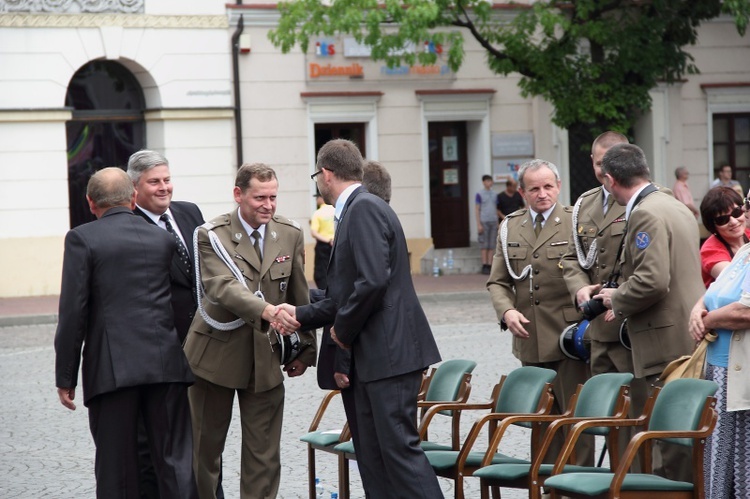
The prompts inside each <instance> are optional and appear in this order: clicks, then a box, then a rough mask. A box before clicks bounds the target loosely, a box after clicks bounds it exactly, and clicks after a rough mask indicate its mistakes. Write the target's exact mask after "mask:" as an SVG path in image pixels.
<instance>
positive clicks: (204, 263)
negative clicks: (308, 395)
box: [185, 210, 316, 392]
mask: <svg viewBox="0 0 750 499" xmlns="http://www.w3.org/2000/svg"><path fill="white" fill-rule="evenodd" d="M208 229H212V230H213V232H214V233H215V234H216V235H217V236H218V237H219V240H220V241H221V243H222V245H223V246H224V248H226V250H227V252H228V254H229V255H230V257H231V258H232V260H233V261H234V263H235V264H236V265H237V266H238V267H239V269H240V271H241V272H242V275H243V276H244V278H245V284H246V285H247V288H248V289H245V287H244V286H242V284H240V282H239V281H238V280H237V279H235V277H234V276H233V275H232V273H231V272H230V270H229V268H228V267H227V266H226V264H225V263H224V262H223V261H221V260H220V259H219V257H218V256H217V255H216V253H215V252H214V250H213V248H212V246H211V243H210V242H209V239H208ZM197 237H198V253H199V254H200V265H201V282H202V284H203V288H204V291H205V296H204V297H203V306H204V308H205V310H206V312H207V313H208V315H209V317H211V318H212V319H214V320H216V321H219V322H223V323H226V322H231V321H233V320H235V319H237V318H242V319H244V321H245V324H244V325H242V326H240V327H238V328H236V329H234V330H230V331H220V330H218V329H214V328H212V327H211V326H209V325H208V324H207V323H206V321H205V320H204V319H203V317H201V315H200V314H199V313H196V314H195V319H194V320H193V323H192V325H191V326H190V331H189V332H188V335H187V338H186V339H185V354H186V355H187V358H188V361H189V362H190V366H191V367H192V369H193V372H194V373H195V374H196V375H197V376H200V377H201V378H204V379H206V380H208V381H210V382H211V383H214V384H217V385H220V386H224V387H227V388H237V389H245V388H247V387H248V386H249V384H250V381H251V380H252V379H254V382H255V391H256V392H263V391H266V390H270V389H271V388H274V387H276V386H278V385H279V384H281V383H282V382H283V381H284V377H283V374H282V372H281V369H280V366H281V360H280V353H279V347H278V345H277V339H276V335H275V334H273V333H271V334H270V335H267V334H266V332H267V331H268V328H269V324H268V322H266V321H263V320H262V319H261V314H262V313H263V310H264V309H265V307H266V305H268V304H269V303H270V304H273V305H277V304H280V303H284V302H286V303H291V304H292V305H306V304H307V303H309V291H308V287H307V280H306V279H305V272H304V237H303V234H302V231H301V230H300V227H299V224H297V223H296V222H294V221H292V220H288V219H286V218H284V217H280V216H278V215H276V216H274V217H273V219H272V220H271V221H270V222H268V224H267V225H266V232H265V236H264V238H263V262H262V263H261V262H260V261H259V259H258V255H257V253H256V252H255V249H254V248H253V243H252V241H251V239H250V237H249V236H248V235H247V233H246V232H245V229H244V227H243V226H242V223H241V222H240V219H239V215H238V213H237V211H236V210H235V211H233V212H231V213H228V214H226V215H221V216H219V217H217V218H215V219H213V220H211V221H210V222H208V223H206V224H204V225H203V226H201V227H199V228H198V229H197ZM258 289H260V290H261V291H262V293H263V294H264V296H265V301H264V300H262V299H260V298H259V297H257V296H255V295H254V294H253V293H254V292H255V291H256V290H258ZM300 337H301V339H302V341H303V342H306V343H309V345H310V346H309V347H307V348H306V349H305V350H304V351H303V352H302V353H301V355H300V357H298V358H299V359H300V360H301V361H302V362H304V363H305V364H307V365H309V366H311V365H315V358H316V347H315V342H316V340H315V332H314V331H311V332H307V333H300ZM269 338H270V343H271V344H273V348H274V350H272V345H271V344H269Z"/></svg>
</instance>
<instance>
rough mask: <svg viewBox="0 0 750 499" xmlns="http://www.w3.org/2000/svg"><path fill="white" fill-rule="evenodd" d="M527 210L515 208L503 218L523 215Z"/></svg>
mask: <svg viewBox="0 0 750 499" xmlns="http://www.w3.org/2000/svg"><path fill="white" fill-rule="evenodd" d="M527 211H528V209H527V208H521V209H520V210H516V211H514V212H513V213H509V214H507V215H505V218H513V217H520V216H521V215H525V214H526V212H527Z"/></svg>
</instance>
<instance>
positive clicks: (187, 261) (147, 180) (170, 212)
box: [128, 149, 224, 499]
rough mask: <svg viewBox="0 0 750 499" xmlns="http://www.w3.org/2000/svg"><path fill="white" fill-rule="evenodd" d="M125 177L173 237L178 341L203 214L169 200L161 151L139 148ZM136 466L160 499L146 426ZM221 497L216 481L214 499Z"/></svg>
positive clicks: (191, 295) (186, 324)
mask: <svg viewBox="0 0 750 499" xmlns="http://www.w3.org/2000/svg"><path fill="white" fill-rule="evenodd" d="M128 176H130V180H132V181H133V185H134V186H135V190H136V194H135V209H134V210H133V212H134V213H135V214H136V215H140V216H141V217H143V219H144V220H146V221H147V222H148V223H150V224H153V225H156V226H157V227H161V228H162V229H164V230H165V231H167V232H169V233H170V234H172V237H174V239H175V243H176V246H175V252H174V254H173V255H172V264H171V266H170V267H169V281H170V283H171V291H172V312H173V313H174V326H175V329H177V335H178V336H179V337H180V343H184V342H185V336H187V332H188V329H189V328H190V324H191V323H192V322H193V317H194V316H195V310H196V308H197V306H198V304H197V298H196V290H195V276H194V272H193V263H192V262H193V261H194V257H195V254H194V251H193V231H195V228H196V227H198V226H199V225H201V224H203V215H202V214H201V211H200V209H199V208H198V206H196V205H195V204H193V203H188V202H186V201H172V191H173V184H172V175H171V173H170V171H169V161H167V158H165V157H164V155H162V154H161V153H158V152H156V151H150V150H147V149H142V150H140V151H138V152H136V153H133V154H132V155H131V156H130V159H129V160H128ZM138 467H139V473H140V478H139V486H140V489H141V499H159V489H158V487H157V481H156V471H155V470H154V467H153V463H152V462H151V456H150V453H149V446H148V439H147V438H146V428H145V427H144V425H143V422H142V421H141V423H140V424H139V426H138ZM223 497H224V493H223V491H222V488H221V480H220V481H219V485H218V490H217V498H219V499H221V498H223Z"/></svg>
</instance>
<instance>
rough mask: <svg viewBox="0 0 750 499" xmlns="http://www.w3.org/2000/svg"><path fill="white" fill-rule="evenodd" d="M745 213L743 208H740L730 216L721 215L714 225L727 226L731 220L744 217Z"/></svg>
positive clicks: (716, 218) (734, 210) (736, 208)
mask: <svg viewBox="0 0 750 499" xmlns="http://www.w3.org/2000/svg"><path fill="white" fill-rule="evenodd" d="M744 214H745V212H744V211H742V208H740V207H739V206H737V207H735V208H734V209H733V210H732V212H731V213H729V214H728V215H719V216H718V217H715V218H714V223H715V224H716V225H726V224H728V223H729V218H730V217H731V218H740V217H741V216H742V215H744Z"/></svg>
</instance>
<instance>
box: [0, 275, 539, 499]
mask: <svg viewBox="0 0 750 499" xmlns="http://www.w3.org/2000/svg"><path fill="white" fill-rule="evenodd" d="M414 281H415V286H416V288H417V291H418V293H419V295H420V299H421V301H422V304H423V306H424V309H425V312H426V313H427V316H428V318H429V320H430V323H431V325H432V326H433V331H434V334H435V337H436V339H437V342H438V345H439V347H440V351H441V353H442V356H443V359H452V358H467V359H474V360H476V361H477V363H478V365H477V368H476V369H475V371H474V375H473V378H472V386H473V389H472V394H471V400H476V401H479V400H486V399H487V398H488V397H489V395H490V392H491V390H492V386H493V385H494V384H495V383H497V382H498V380H499V379H500V375H501V374H503V373H507V372H509V371H511V370H512V369H514V368H516V367H518V366H519V363H518V361H517V360H516V359H515V358H514V357H513V356H512V354H511V349H510V335H508V334H501V333H500V331H499V328H498V326H497V324H496V322H497V320H496V318H495V313H494V311H493V310H492V305H491V303H490V301H489V297H488V295H487V292H486V290H485V289H484V282H485V281H486V276H482V275H453V276H442V277H438V278H434V277H430V276H415V278H414ZM56 308H57V297H42V298H33V299H30V298H12V299H0V390H1V391H0V393H2V395H3V399H4V403H3V404H2V405H1V406H0V476H1V477H2V480H0V497H3V498H5V497H8V498H10V497H13V498H29V499H36V498H70V497H82V498H89V497H94V496H95V494H94V490H95V481H94V472H93V466H94V462H93V461H94V446H93V442H92V439H91V435H90V433H89V430H88V419H87V411H86V408H85V407H83V404H80V403H79V404H78V409H77V410H76V411H68V410H67V409H65V408H64V407H63V406H62V405H60V402H59V400H58V398H57V393H56V390H55V387H54V349H53V346H52V343H53V337H54V331H55V325H54V322H55V314H56ZM2 321H4V322H2ZM313 369H314V368H311V369H310V370H309V371H308V372H307V373H306V374H305V375H304V376H302V377H301V378H298V379H294V380H287V381H286V383H285V386H286V390H287V392H286V405H285V409H284V435H283V438H282V448H281V452H282V476H281V488H280V493H279V497H280V498H304V497H307V453H306V447H305V446H304V445H303V444H302V443H301V442H300V441H299V436H300V435H302V434H304V433H305V432H306V431H307V428H308V425H309V424H310V421H311V420H312V417H313V415H314V413H315V411H316V409H317V407H318V404H319V402H320V400H321V398H322V393H323V392H322V391H321V390H320V389H319V388H318V387H317V384H316V376H315V373H314V372H313ZM80 397H81V394H80V393H79V394H77V399H79V400H78V401H79V402H80ZM329 411H330V414H329V415H328V416H327V417H326V419H325V420H324V426H326V425H327V426H326V427H327V428H330V429H335V428H340V427H341V421H342V420H343V417H344V416H343V408H342V407H341V406H340V404H338V405H337V404H333V405H332V406H331V408H330V409H329ZM233 419H234V421H233V422H232V425H231V427H230V433H229V436H228V438H227V448H226V450H225V452H224V490H225V493H226V496H227V498H231V499H234V498H238V497H239V459H240V457H239V455H240V448H239V447H240V431H239V415H238V410H235V414H234V417H233ZM437 419H440V421H437ZM474 419H475V416H473V415H472V414H471V413H464V416H463V419H462V432H461V435H462V438H463V436H465V435H466V433H467V431H468V430H469V428H470V427H471V424H472V422H473V421H474ZM449 435H450V427H449V425H448V419H447V418H436V421H435V424H434V425H431V430H430V438H431V439H436V440H444V441H445V440H446V439H448V438H449ZM526 439H527V435H526V434H525V431H524V430H520V429H519V430H516V431H514V432H511V434H510V438H509V439H508V440H507V441H506V442H505V444H504V446H503V449H504V451H506V452H508V453H511V454H515V455H518V456H519V457H524V453H525V452H526V451H525V449H526V448H525V444H524V443H525V441H526ZM482 442H484V439H482ZM353 467H354V468H355V467H356V463H353ZM317 468H318V476H319V477H320V479H321V481H322V483H323V484H324V486H325V487H326V488H327V489H328V490H329V491H335V489H336V483H337V469H336V459H335V458H334V457H333V456H332V455H330V454H326V453H320V452H319V453H317ZM351 481H352V497H353V498H362V497H364V492H363V490H362V485H361V482H360V480H359V475H358V473H357V472H356V468H355V469H353V470H352V473H351ZM475 482H476V480H472V479H471V478H469V479H467V480H466V492H467V495H466V497H469V498H472V497H479V489H478V484H477V483H475ZM440 483H441V486H442V489H443V492H444V493H445V495H446V497H452V496H453V487H452V485H453V482H452V481H450V480H446V479H442V478H441V479H440ZM525 496H526V495H525V494H522V493H521V491H513V490H508V492H507V493H506V492H505V491H504V494H503V497H506V498H511V499H512V498H520V497H525Z"/></svg>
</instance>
